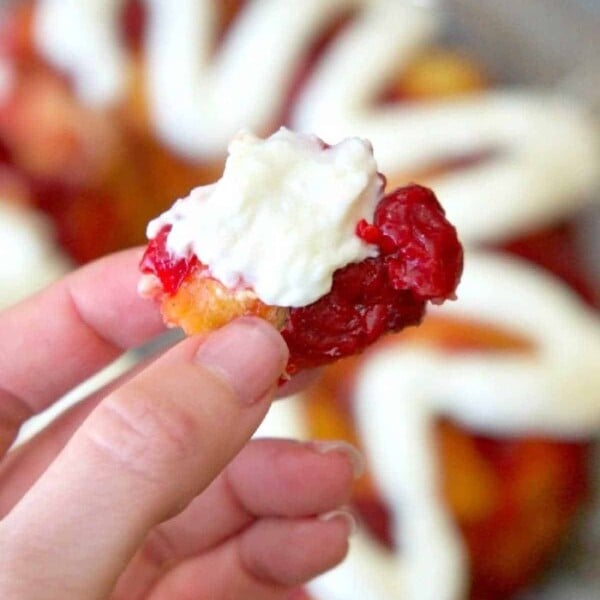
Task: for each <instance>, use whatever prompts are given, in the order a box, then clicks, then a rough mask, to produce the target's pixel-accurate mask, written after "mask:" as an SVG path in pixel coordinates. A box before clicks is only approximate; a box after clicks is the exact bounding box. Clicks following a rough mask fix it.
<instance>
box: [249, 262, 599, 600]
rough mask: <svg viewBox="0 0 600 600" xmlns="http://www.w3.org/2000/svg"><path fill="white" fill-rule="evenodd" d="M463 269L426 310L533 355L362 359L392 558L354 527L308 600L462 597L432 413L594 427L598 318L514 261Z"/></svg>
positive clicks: (519, 424) (282, 409)
mask: <svg viewBox="0 0 600 600" xmlns="http://www.w3.org/2000/svg"><path fill="white" fill-rule="evenodd" d="M465 264H466V265H468V268H467V269H466V270H465V273H464V276H463V280H462V282H461V286H460V288H459V299H458V301H457V302H452V303H448V304H444V305H443V306H442V307H433V308H432V310H433V311H434V312H437V313H438V314H445V315H452V316H456V317H459V318H467V319H473V320H476V321H480V322H482V323H488V324H490V325H495V326H499V327H502V328H504V329H506V330H509V331H513V332H515V333H516V334H517V335H520V336H525V337H526V338H527V339H529V340H530V341H531V342H532V343H533V346H534V349H535V350H534V353H533V354H530V353H508V352H501V353H493V352H485V353H480V354H479V353H465V354H455V355H448V354H447V353H444V352H443V351H441V350H436V349H434V348H430V347H425V346H422V345H417V344H409V343H407V342H405V343H404V344H401V345H398V346H395V347H392V348H387V349H385V350H382V351H380V352H378V353H375V354H373V355H371V357H370V359H369V360H368V361H367V362H366V363H365V364H364V366H363V368H362V370H361V372H360V374H359V377H358V385H357V389H356V394H355V405H354V414H355V417H356V422H357V424H358V427H359V430H360V433H361V439H362V440H363V444H364V447H365V451H366V454H367V458H368V461H369V463H370V464H371V465H372V467H373V469H372V472H373V474H374V476H375V478H376V481H377V484H378V488H379V489H380V492H381V493H382V496H383V499H384V501H385V502H386V504H387V505H388V506H390V507H393V508H394V521H393V533H394V535H395V537H396V539H397V541H398V543H399V544H400V545H401V550H400V551H399V554H397V555H392V554H391V553H388V552H386V551H384V550H383V549H382V548H381V547H379V546H378V545H377V544H376V543H375V542H374V541H373V540H370V539H369V538H368V536H367V535H366V534H365V533H364V532H363V533H362V534H361V535H359V537H358V538H357V539H356V540H355V541H354V542H353V543H352V549H351V552H350V554H349V556H348V559H347V560H346V561H345V562H344V563H343V564H342V565H340V566H339V567H337V568H336V569H335V570H333V571H332V572H330V573H327V574H325V575H323V576H321V577H319V578H318V579H317V580H316V581H315V582H314V583H313V584H311V585H310V589H311V593H312V594H313V595H314V596H315V598H316V599H317V600H370V599H373V600H387V599H389V600H392V599H394V600H395V599H396V598H399V597H406V598H410V600H460V599H462V598H463V597H464V594H465V589H466V585H467V582H468V577H467V573H468V565H467V561H466V555H465V551H464V548H463V547H462V542H461V539H460V536H459V535H458V534H457V532H456V531H455V529H454V525H453V523H452V521H451V519H450V516H449V515H448V513H447V509H446V508H445V505H444V503H443V501H442V499H441V498H440V493H439V471H438V468H439V467H438V464H437V459H436V450H435V446H434V441H433V439H432V436H433V428H432V426H433V423H434V422H435V420H436V419H437V418H438V417H440V416H442V415H444V416H449V417H451V418H452V419H454V420H456V421H458V422H460V423H463V424H464V425H466V426H467V427H469V428H471V429H472V430H475V431H482V432H488V433H493V434H494V435H499V436H503V435H528V434H538V435H539V434H542V435H550V436H553V437H559V438H560V437H563V438H570V439H578V438H585V437H590V436H592V435H595V434H596V433H597V432H598V430H600V392H599V390H600V369H598V365H599V364H600V321H599V320H598V317H597V315H596V314H595V313H594V312H592V311H591V310H590V309H588V308H586V307H584V306H583V305H582V304H581V302H580V301H579V299H577V298H576V297H575V296H574V295H573V293H572V292H570V291H569V290H568V289H567V288H565V286H564V285H563V284H561V283H560V282H558V281H557V280H555V279H554V278H553V277H551V276H549V275H547V274H546V273H544V272H543V271H541V270H539V269H537V268H536V267H533V266H531V265H529V264H527V263H524V262H522V261H519V260H517V259H513V258H508V257H500V256H494V255H491V254H484V253H479V252H469V253H467V256H466V258H465ZM499 390H501V391H499ZM275 410H276V411H277V413H278V415H277V418H276V419H275V417H274V416H271V417H270V419H271V422H273V421H275V422H276V424H277V427H276V429H275V433H277V434H282V435H284V434H283V432H284V431H285V427H286V426H287V430H288V435H290V434H291V435H306V432H305V431H304V429H303V426H302V421H301V419H302V416H301V414H300V413H299V411H298V407H297V404H292V405H290V406H289V407H288V405H287V403H278V404H277V406H276V407H275ZM286 419H287V424H286ZM267 425H269V423H267ZM261 433H262V434H268V433H269V430H268V429H267V427H264V428H263V429H262V431H261Z"/></svg>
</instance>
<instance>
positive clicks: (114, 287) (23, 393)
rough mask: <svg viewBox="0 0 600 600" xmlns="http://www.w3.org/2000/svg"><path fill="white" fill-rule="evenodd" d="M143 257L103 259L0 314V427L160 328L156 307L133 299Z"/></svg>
mask: <svg viewBox="0 0 600 600" xmlns="http://www.w3.org/2000/svg"><path fill="white" fill-rule="evenodd" d="M140 256H141V251H140V250H139V249H132V250H126V251H124V252H120V253H118V254H114V255H111V256H108V257H106V258H103V259H100V260H98V261H96V262H94V263H91V264H90V265H87V266H85V267H83V268H81V269H79V270H77V271H75V272H73V273H71V274H70V275H67V276H66V277H65V278H63V279H62V280H60V281H58V282H57V283H55V284H53V285H51V286H50V287H48V288H46V289H45V290H43V291H42V292H40V293H39V294H36V295H35V296H33V297H31V298H29V299H28V300H26V301H25V302H22V303H21V304H18V305H16V306H14V307H12V308H10V309H8V310H6V311H5V312H3V313H0V425H1V421H2V416H3V414H6V415H8V416H12V420H13V421H15V418H14V415H15V414H18V415H19V417H18V418H17V419H16V420H17V421H20V420H23V417H24V416H27V415H31V414H35V413H38V412H40V411H42V410H44V409H45V408H47V407H48V406H49V405H50V404H51V403H52V402H54V400H55V399H56V398H58V397H60V396H61V395H63V394H64V393H66V392H67V391H69V390H70V389H71V388H72V387H74V386H75V385H77V384H78V383H80V382H81V381H83V380H85V379H87V378H88V377H89V376H91V375H93V374H94V373H95V372H97V371H98V370H99V369H101V368H102V367H104V366H106V365H107V364H109V363H110V362H112V361H113V360H114V359H115V358H117V357H118V356H119V355H120V354H121V353H122V352H123V351H125V350H127V349H129V348H133V347H136V346H138V345H140V344H142V343H144V342H145V341H148V340H149V339H151V338H152V337H153V336H155V335H156V334H158V333H160V332H161V331H162V330H163V329H164V325H163V323H162V320H161V318H160V314H159V311H158V310H157V308H156V306H155V305H154V304H153V303H152V302H148V301H147V300H144V299H142V298H140V297H139V296H138V294H137V290H136V287H137V280H138V277H139V272H138V269H137V264H138V261H139V259H140ZM19 424H20V423H18V422H17V423H13V425H16V426H18V425H19Z"/></svg>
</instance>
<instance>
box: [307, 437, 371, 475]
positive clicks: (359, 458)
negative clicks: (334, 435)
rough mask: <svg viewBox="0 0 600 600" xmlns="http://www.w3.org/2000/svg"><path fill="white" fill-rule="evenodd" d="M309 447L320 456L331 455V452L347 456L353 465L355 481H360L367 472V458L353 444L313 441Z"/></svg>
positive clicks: (334, 441) (335, 441) (341, 441)
mask: <svg viewBox="0 0 600 600" xmlns="http://www.w3.org/2000/svg"><path fill="white" fill-rule="evenodd" d="M308 446H310V447H311V448H313V449H314V450H316V451H317V452H319V453H320V454H329V453H330V452H339V453H340V454H343V455H344V456H346V458H347V459H348V460H349V461H350V463H351V465H352V472H353V473H354V479H358V478H359V477H361V476H362V475H363V474H364V472H365V458H364V456H363V455H362V454H361V453H360V452H359V450H358V449H357V448H355V447H354V446H353V445H352V444H349V443H348V442H344V441H343V440H332V441H329V440H327V441H321V440H313V441H311V442H308Z"/></svg>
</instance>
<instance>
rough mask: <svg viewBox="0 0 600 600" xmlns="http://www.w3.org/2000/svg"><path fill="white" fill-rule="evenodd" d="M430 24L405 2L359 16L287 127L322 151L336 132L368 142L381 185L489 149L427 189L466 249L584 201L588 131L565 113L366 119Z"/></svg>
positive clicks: (484, 111)
mask: <svg viewBox="0 0 600 600" xmlns="http://www.w3.org/2000/svg"><path fill="white" fill-rule="evenodd" d="M439 24H440V23H439V19H438V17H437V16H436V14H435V13H434V12H432V11H428V10H423V9H419V8H417V7H414V6H411V5H409V4H407V3H404V2H394V1H391V2H386V1H384V2H379V3H375V4H374V5H373V6H372V8H371V9H369V10H365V11H363V12H362V13H361V15H360V17H359V18H357V19H356V20H355V21H354V23H353V24H352V25H351V26H350V27H349V28H348V29H346V30H345V31H344V32H343V33H342V34H341V35H340V38H339V39H338V40H337V43H336V44H334V45H333V47H332V48H331V50H330V52H328V53H327V54H326V55H325V57H324V58H323V60H322V61H321V62H320V63H319V65H318V66H317V70H316V72H315V73H314V75H313V76H312V77H311V78H310V80H309V81H308V83H307V86H306V87H305V88H304V91H303V93H302V95H301V97H300V99H299V103H298V105H297V108H296V112H295V119H294V122H293V125H294V126H295V127H296V128H298V129H301V130H309V131H318V132H319V135H320V136H322V137H323V138H324V139H325V140H326V141H331V140H336V139H338V138H339V137H340V136H341V135H342V133H343V132H345V133H346V134H347V133H348V132H352V133H353V135H360V136H363V137H366V138H367V139H369V140H371V142H372V143H373V146H374V148H375V156H376V158H377V161H378V164H379V165H380V167H381V169H382V170H383V172H384V173H386V174H388V175H390V176H394V175H395V174H398V173H410V172H412V171H414V170H415V169H416V170H418V169H420V168H423V167H427V166H428V165H431V164H433V163H435V162H436V161H439V160H442V161H443V160H445V159H448V158H449V157H453V156H461V155H465V154H467V155H469V154H473V153H474V154H476V153H477V152H479V151H485V150H486V149H490V148H491V149H497V150H499V152H498V155H497V156H495V157H494V158H493V159H491V160H489V161H486V162H484V163H482V164H480V165H476V166H473V167H470V168H466V169H463V170H460V171H459V172H456V173H451V174H448V175H443V176H438V177H436V178H434V179H432V180H431V182H430V183H431V186H432V187H433V188H434V189H435V190H436V193H437V194H438V197H439V198H440V200H441V202H442V204H443V205H444V207H445V208H446V210H447V213H448V217H449V219H450V220H451V221H452V222H453V223H454V224H455V225H456V226H457V229H458V231H459V232H460V234H461V238H462V239H463V241H465V242H479V241H482V240H485V241H495V240H499V239H503V238H506V237H507V236H513V235H518V234H519V233H522V232H524V231H527V230H530V229H531V228H532V227H536V226H542V225H545V224H547V223H549V222H552V221H554V220H555V219H557V218H560V217H561V216H562V215H564V214H567V213H569V212H571V211H572V210H574V209H575V208H576V203H581V202H584V201H587V196H586V193H589V191H590V188H591V187H592V185H593V184H594V182H596V181H597V180H598V175H599V167H598V164H599V159H600V154H599V148H598V142H597V138H596V135H595V131H594V126H593V121H592V120H591V118H588V117H587V116H586V115H585V114H584V113H583V111H582V110H580V109H579V107H578V106H577V105H575V104H573V103H572V102H568V101H566V100H564V99H560V98H554V97H552V96H550V95H548V94H541V93H540V94H534V93H525V92H521V93H517V92H510V93H509V92H505V91H501V92H487V93H480V94H472V95H470V96H467V97H462V98H456V99H450V100H440V101H437V102H428V103H425V104H414V105H409V106H402V105H398V106H389V107H385V108H381V109H377V108H375V109H374V108H373V106H372V100H373V97H374V96H375V95H376V94H377V93H378V91H379V90H381V89H382V87H383V86H384V85H385V83H386V82H387V81H389V80H390V79H392V78H393V77H394V75H395V74H396V73H398V70H399V69H401V68H402V66H403V65H404V64H406V63H407V61H409V60H410V58H411V57H412V56H413V55H414V54H415V53H416V52H417V51H418V50H420V49H421V48H423V47H424V46H426V45H427V44H428V43H430V42H431V40H432V37H433V36H434V34H435V33H436V30H437V28H438V27H439ZM366 48H368V52H366V51H365V49H366ZM567 148H568V151H565V149H567Z"/></svg>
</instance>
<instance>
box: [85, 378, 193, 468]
mask: <svg viewBox="0 0 600 600" xmlns="http://www.w3.org/2000/svg"><path fill="white" fill-rule="evenodd" d="M199 429H200V424H199V420H198V418H197V417H196V415H195V414H194V411H193V409H192V407H190V406H188V405H186V404H185V403H183V402H180V401H178V400H176V399H175V400H172V401H166V400H164V399H158V398H155V397H153V395H152V394H151V393H149V392H148V391H147V390H144V389H135V390H132V391H130V392H128V393H124V392H119V391H117V392H115V393H113V394H112V395H111V396H109V397H108V398H107V399H106V400H105V401H104V402H103V403H102V404H101V405H100V406H99V407H98V409H97V411H96V414H95V415H94V419H93V421H92V423H90V426H89V428H88V430H87V433H88V437H89V439H90V440H91V441H92V443H93V444H94V445H95V446H96V448H97V449H98V450H99V451H100V452H101V453H102V454H103V455H104V456H106V457H108V459H109V460H111V461H116V462H118V463H119V464H120V465H121V466H122V467H124V468H125V469H127V470H128V471H132V472H135V473H137V474H140V475H143V476H144V477H145V478H150V479H152V478H159V479H160V478H162V477H164V476H165V475H168V473H169V471H171V470H172V469H173V468H174V466H177V465H179V464H180V463H181V461H185V460H187V459H189V458H190V457H191V456H192V455H193V454H194V453H195V450H196V443H195V442H196V440H198V439H200V432H199Z"/></svg>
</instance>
